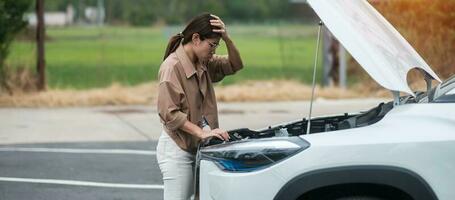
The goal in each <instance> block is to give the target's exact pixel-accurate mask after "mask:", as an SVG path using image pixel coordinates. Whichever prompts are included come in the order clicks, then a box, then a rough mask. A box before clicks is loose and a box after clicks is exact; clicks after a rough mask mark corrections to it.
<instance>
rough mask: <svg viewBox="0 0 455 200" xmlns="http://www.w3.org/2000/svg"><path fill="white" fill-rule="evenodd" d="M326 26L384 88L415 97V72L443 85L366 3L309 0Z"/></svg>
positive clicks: (345, 0)
mask: <svg viewBox="0 0 455 200" xmlns="http://www.w3.org/2000/svg"><path fill="white" fill-rule="evenodd" d="M307 2H308V3H309V4H310V6H311V7H312V8H313V9H314V11H315V12H316V13H317V14H318V15H319V17H320V18H321V20H322V21H323V22H324V24H325V26H326V27H327V28H328V29H329V30H330V31H331V32H332V34H333V35H334V36H335V37H336V38H337V39H338V40H339V41H340V43H341V44H343V46H344V47H345V48H346V49H347V50H348V51H349V52H350V53H351V55H352V56H353V57H354V58H355V59H356V60H357V62H359V64H360V65H361V66H362V67H363V68H364V69H365V70H366V71H367V73H368V74H369V75H370V76H371V77H372V78H373V79H374V80H376V81H377V82H378V83H379V84H381V85H382V86H383V87H385V88H387V89H389V90H393V91H401V92H406V93H409V94H411V95H414V93H413V92H412V90H411V89H410V88H409V86H408V83H407V81H406V77H407V73H408V71H409V70H411V69H412V68H420V69H422V70H424V71H425V72H426V73H427V74H428V75H430V76H431V77H432V78H433V79H436V80H438V81H439V82H441V80H440V79H439V77H438V76H437V75H436V74H435V73H434V72H433V70H432V69H431V68H430V66H428V64H427V63H426V62H425V61H424V60H423V59H422V57H420V55H419V54H418V53H417V52H416V51H415V50H414V48H412V46H411V45H410V44H409V43H408V42H407V41H406V40H405V39H404V38H403V36H401V35H400V33H399V32H398V31H397V30H396V29H395V28H394V27H393V26H392V25H391V24H390V23H389V22H388V21H387V20H386V19H385V18H384V17H383V16H382V15H381V14H380V13H379V12H378V11H376V10H375V9H374V8H373V6H371V5H370V4H369V3H368V2H367V1H366V0H307Z"/></svg>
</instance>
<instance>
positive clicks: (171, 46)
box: [163, 33, 183, 60]
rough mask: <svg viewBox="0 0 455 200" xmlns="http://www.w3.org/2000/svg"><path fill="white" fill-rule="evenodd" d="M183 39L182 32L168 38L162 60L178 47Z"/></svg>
mask: <svg viewBox="0 0 455 200" xmlns="http://www.w3.org/2000/svg"><path fill="white" fill-rule="evenodd" d="M182 39H183V34H182V33H179V34H177V35H174V36H172V37H171V39H169V42H168V44H167V47H166V51H165V53H164V58H163V60H166V58H167V57H168V56H169V55H170V54H171V53H173V52H174V51H175V50H177V48H178V47H179V45H180V43H181V42H182Z"/></svg>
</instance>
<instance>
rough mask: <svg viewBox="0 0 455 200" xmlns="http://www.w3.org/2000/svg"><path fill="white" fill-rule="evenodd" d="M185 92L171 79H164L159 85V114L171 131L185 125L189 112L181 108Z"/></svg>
mask: <svg viewBox="0 0 455 200" xmlns="http://www.w3.org/2000/svg"><path fill="white" fill-rule="evenodd" d="M183 98H184V93H183V91H182V90H181V89H179V88H178V87H176V86H174V85H173V84H172V83H171V82H169V81H164V82H161V83H160V84H159V87H158V102H157V104H158V114H159V116H160V118H161V121H162V123H163V124H164V126H166V128H167V129H168V130H170V131H175V130H177V129H179V128H180V127H182V126H183V124H184V123H185V122H186V120H187V114H185V113H184V112H182V110H181V101H182V99H183Z"/></svg>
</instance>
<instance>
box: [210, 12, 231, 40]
mask: <svg viewBox="0 0 455 200" xmlns="http://www.w3.org/2000/svg"><path fill="white" fill-rule="evenodd" d="M211 16H212V17H214V18H215V19H211V20H210V25H212V26H216V27H218V29H213V30H212V31H213V32H215V33H221V37H222V38H223V40H224V39H225V38H227V37H228V34H227V29H226V25H225V24H224V22H223V20H221V19H220V17H218V16H216V15H213V14H212V15H211Z"/></svg>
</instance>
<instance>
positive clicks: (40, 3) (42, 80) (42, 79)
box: [36, 0, 46, 91]
mask: <svg viewBox="0 0 455 200" xmlns="http://www.w3.org/2000/svg"><path fill="white" fill-rule="evenodd" d="M36 15H37V16H36V19H37V26H36V44H37V51H38V54H37V63H36V69H37V72H38V90H40V91H42V90H45V89H46V73H45V72H46V70H45V68H46V63H45V60H44V55H45V54H44V37H45V24H44V0H36Z"/></svg>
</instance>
